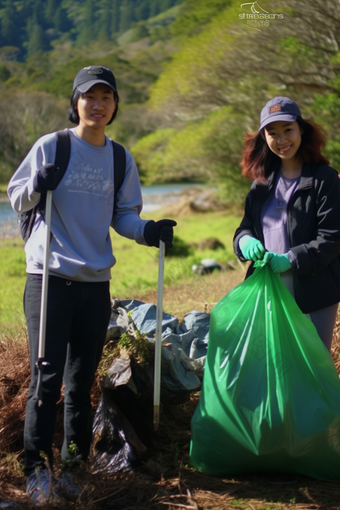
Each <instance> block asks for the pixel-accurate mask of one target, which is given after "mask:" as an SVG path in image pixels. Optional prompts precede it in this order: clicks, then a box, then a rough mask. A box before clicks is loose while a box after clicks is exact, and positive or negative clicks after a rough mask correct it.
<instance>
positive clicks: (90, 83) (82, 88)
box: [77, 80, 117, 94]
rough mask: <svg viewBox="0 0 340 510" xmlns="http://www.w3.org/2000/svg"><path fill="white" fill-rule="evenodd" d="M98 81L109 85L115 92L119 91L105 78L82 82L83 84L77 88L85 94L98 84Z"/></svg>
mask: <svg viewBox="0 0 340 510" xmlns="http://www.w3.org/2000/svg"><path fill="white" fill-rule="evenodd" d="M98 83H105V84H106V85H108V86H109V87H110V88H111V89H112V90H114V91H115V92H117V90H116V89H115V88H114V86H113V85H111V83H109V82H108V81H105V80H92V81H87V82H86V83H82V84H81V85H78V87H77V89H78V90H79V91H80V92H81V93H82V94H84V92H87V91H88V90H90V88H91V87H93V85H97V84H98Z"/></svg>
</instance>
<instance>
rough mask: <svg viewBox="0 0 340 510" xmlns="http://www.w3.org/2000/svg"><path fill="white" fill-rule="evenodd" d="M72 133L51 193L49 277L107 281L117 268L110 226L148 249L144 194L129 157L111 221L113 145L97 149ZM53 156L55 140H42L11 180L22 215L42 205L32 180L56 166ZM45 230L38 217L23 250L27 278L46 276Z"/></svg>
mask: <svg viewBox="0 0 340 510" xmlns="http://www.w3.org/2000/svg"><path fill="white" fill-rule="evenodd" d="M69 132H70V135H71V156H70V161H69V164H68V167H67V170H66V172H65V175H64V176H63V179H62V180H61V182H60V184H59V186H58V187H57V189H56V190H55V191H53V192H52V219H51V233H52V238H51V245H50V259H49V274H51V275H55V276H60V277H62V278H69V279H71V280H77V281H86V282H95V281H96V282H99V281H107V280H109V279H110V278H111V271H110V269H111V267H112V266H113V265H114V264H115V262H116V259H115V257H114V256H113V253H112V245H111V238H110V234H109V228H110V225H111V226H112V227H113V228H114V229H115V230H116V232H117V233H118V234H120V235H122V236H125V237H128V238H129V239H134V240H135V241H136V242H137V243H139V244H146V242H145V240H144V237H143V233H144V227H145V224H146V223H147V221H145V220H142V219H141V218H140V217H139V214H140V212H141V210H142V193H141V189H140V183H139V177H138V171H137V167H136V164H135V161H134V159H133V157H132V155H131V154H130V153H129V152H128V151H126V174H125V179H124V182H123V184H122V187H121V188H120V190H119V192H118V195H117V204H116V211H115V215H114V216H113V210H114V189H113V183H114V179H113V172H114V162H113V149H112V143H111V142H110V140H109V138H107V137H106V143H105V146H104V147H94V146H93V145H89V144H88V143H86V142H85V141H84V140H82V139H81V138H79V137H78V136H77V134H76V133H75V131H74V129H70V130H69ZM55 152H56V134H55V133H51V134H48V135H45V136H43V137H41V138H40V139H39V140H38V141H37V142H36V143H35V144H34V146H33V147H32V149H31V150H30V152H29V153H28V155H27V156H26V158H25V159H24V161H23V162H22V163H21V165H20V166H19V168H18V169H17V171H16V172H15V174H14V175H13V177H12V179H11V180H10V183H9V185H8V195H9V198H10V200H11V204H12V207H13V209H14V210H15V211H17V212H18V213H20V212H24V211H28V210H30V209H31V208H33V207H34V206H35V205H36V204H37V203H38V202H39V200H40V193H38V192H36V191H34V190H33V179H34V175H35V174H36V173H37V172H38V170H39V168H40V167H41V166H42V165H44V164H46V163H54V160H55ZM44 225H45V223H44V219H43V217H42V216H41V215H40V214H39V212H38V214H37V216H36V220H35V224H34V227H33V231H32V234H31V236H30V238H29V239H28V241H27V243H26V245H25V251H26V262H27V267H26V271H27V272H28V273H32V274H39V273H40V274H41V273H42V270H43V257H44Z"/></svg>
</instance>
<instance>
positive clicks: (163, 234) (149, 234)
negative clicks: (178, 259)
mask: <svg viewBox="0 0 340 510" xmlns="http://www.w3.org/2000/svg"><path fill="white" fill-rule="evenodd" d="M176 225H177V223H176V221H174V220H160V221H156V222H155V221H153V220H151V221H148V222H147V223H146V225H145V227H144V239H145V241H146V242H147V243H148V245H149V246H156V248H159V241H160V240H161V241H164V243H165V246H166V247H167V248H172V238H173V236H174V230H173V227H175V226H176Z"/></svg>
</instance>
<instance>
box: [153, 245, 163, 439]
mask: <svg viewBox="0 0 340 510" xmlns="http://www.w3.org/2000/svg"><path fill="white" fill-rule="evenodd" d="M164 257H165V244H164V241H161V240H160V241H159V264H158V289H157V311H156V339H155V371H154V397H153V410H154V413H153V425H154V429H155V430H157V429H158V425H159V407H160V397H161V355H162V319H163V280H164Z"/></svg>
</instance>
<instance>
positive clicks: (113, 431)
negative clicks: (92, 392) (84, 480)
mask: <svg viewBox="0 0 340 510" xmlns="http://www.w3.org/2000/svg"><path fill="white" fill-rule="evenodd" d="M145 451H146V447H145V446H144V445H143V443H142V442H141V441H140V440H139V438H138V436H137V435H136V433H135V431H134V430H133V428H132V426H131V425H130V423H129V422H128V420H127V419H126V418H125V417H124V415H123V414H122V413H121V411H120V410H119V409H118V407H117V406H116V405H115V404H114V402H113V401H112V400H111V398H110V397H109V396H108V395H106V394H105V393H104V392H103V393H102V395H101V398H100V402H99V406H98V409H97V412H96V415H95V418H94V422H93V440H92V457H93V472H94V473H102V472H104V473H116V472H118V471H121V472H124V471H130V470H131V469H133V468H134V467H136V466H137V465H138V464H139V461H138V457H139V456H141V455H142V454H143V453H145Z"/></svg>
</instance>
